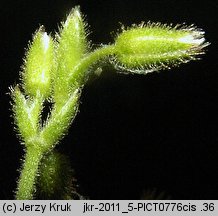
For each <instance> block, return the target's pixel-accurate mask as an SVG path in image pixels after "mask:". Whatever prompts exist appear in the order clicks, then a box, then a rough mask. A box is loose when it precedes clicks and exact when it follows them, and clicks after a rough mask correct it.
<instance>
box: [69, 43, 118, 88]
mask: <svg viewBox="0 0 218 216" xmlns="http://www.w3.org/2000/svg"><path fill="white" fill-rule="evenodd" d="M113 54H115V49H114V45H107V46H103V47H102V48H99V49H96V50H94V51H93V52H91V53H89V54H88V55H87V56H86V57H84V58H83V59H82V60H81V61H80V62H79V63H78V64H77V65H76V66H75V67H74V69H73V70H72V71H71V73H70V74H69V76H70V80H71V81H70V82H71V83H72V84H74V85H79V86H81V85H83V84H84V83H85V82H86V79H88V76H87V75H88V73H89V70H88V69H89V67H91V66H93V65H95V64H96V63H97V62H98V61H100V60H102V59H103V58H105V57H107V56H109V55H113ZM75 82H76V83H75Z"/></svg>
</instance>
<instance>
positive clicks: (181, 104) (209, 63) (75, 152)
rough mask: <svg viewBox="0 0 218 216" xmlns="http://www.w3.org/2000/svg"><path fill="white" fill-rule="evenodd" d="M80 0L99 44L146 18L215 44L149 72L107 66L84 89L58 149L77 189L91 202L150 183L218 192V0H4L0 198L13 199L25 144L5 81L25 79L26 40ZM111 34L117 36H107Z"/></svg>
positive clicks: (202, 194) (192, 192) (172, 190)
mask: <svg viewBox="0 0 218 216" xmlns="http://www.w3.org/2000/svg"><path fill="white" fill-rule="evenodd" d="M75 5H80V6H81V10H82V12H83V13H84V14H86V20H87V21H88V23H89V25H90V31H91V32H92V33H91V34H90V36H89V39H90V40H92V42H93V43H94V44H100V43H110V42H113V35H114V33H113V31H115V32H116V30H117V29H119V28H120V24H119V22H120V23H123V24H124V25H126V26H129V25H131V24H132V23H140V22H141V21H149V20H150V21H153V22H157V21H159V22H162V23H174V24H177V23H184V22H185V23H186V24H188V25H190V24H193V23H194V24H195V25H197V26H198V27H200V28H202V29H204V30H205V32H206V39H207V40H208V41H209V42H211V45H210V46H209V47H208V51H207V53H206V55H204V56H202V60H201V61H195V62H190V63H188V64H186V65H181V66H180V67H179V68H174V69H172V70H170V71H161V72H160V73H152V74H148V75H146V76H139V75H124V74H118V73H116V72H115V70H113V69H108V68H107V69H105V70H104V72H103V74H102V76H101V77H100V78H98V79H96V80H93V81H92V82H90V83H89V84H88V85H87V86H86V87H85V88H84V91H83V94H82V98H81V105H80V112H79V113H78V115H77V117H76V119H75V122H74V123H73V125H72V126H71V128H70V130H69V134H68V135H67V136H66V137H65V138H64V140H63V141H62V142H61V144H60V145H59V147H58V148H59V150H60V151H62V152H64V153H66V154H67V155H69V156H70V158H71V161H72V166H73V167H74V169H75V172H76V177H77V179H78V183H79V185H80V192H81V193H82V194H83V195H85V196H89V198H90V199H139V198H140V196H141V194H142V192H143V191H144V190H145V191H146V190H148V189H150V190H153V189H154V188H156V189H157V193H159V192H162V191H164V192H165V193H166V194H167V195H169V196H170V197H171V198H172V199H217V198H218V183H217V182H218V175H217V174H218V127H217V124H218V115H217V112H218V105H217V104H218V103H217V102H218V70H217V66H218V64H217V63H218V58H217V41H218V30H217V29H218V22H217V20H218V19H217V14H218V2H217V1H216V0H213V1H212V0H211V1H199V0H198V1H196V0H192V1H190V0H187V1H185V0H183V1H182V0H180V1H175V0H160V1H157V0H129V1H127V0H110V1H102V0H98V1H97V0H96V1H91V0H81V1H73V0H68V1H67V0H59V1H55V0H53V1H49V0H41V1H27V0H26V1H21V0H17V1H7V2H5V3H1V9H0V10H1V13H0V14H1V22H2V24H1V36H3V39H1V41H0V44H1V45H0V47H1V52H0V57H1V70H0V76H1V77H0V88H1V91H0V96H1V99H0V131H1V137H0V198H1V199H13V191H14V190H15V188H16V180H17V178H18V175H19V173H18V171H17V170H18V169H19V167H20V164H21V161H20V158H22V155H23V150H22V146H21V145H20V144H19V141H18V139H17V137H16V135H15V132H14V130H13V127H14V126H13V124H12V123H13V119H12V118H11V117H10V116H11V115H12V112H11V111H10V104H9V102H10V96H9V95H7V94H6V93H7V92H9V90H8V87H9V86H10V85H13V84H15V83H18V82H19V76H18V74H19V70H20V66H21V65H22V58H23V56H24V52H25V49H24V48H25V47H27V43H28V41H29V40H30V39H31V37H32V33H33V32H34V31H35V30H36V29H37V28H38V27H39V24H43V25H45V27H46V30H47V31H48V32H53V33H54V32H55V31H57V29H58V23H60V21H62V20H64V18H65V16H66V14H67V13H68V12H69V11H70V9H71V8H72V7H74V6H75ZM111 32H112V33H111Z"/></svg>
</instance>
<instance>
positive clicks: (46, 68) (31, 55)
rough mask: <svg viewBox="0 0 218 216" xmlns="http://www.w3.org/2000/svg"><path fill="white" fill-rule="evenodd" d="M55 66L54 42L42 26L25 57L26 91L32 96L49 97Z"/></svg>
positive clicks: (24, 77)
mask: <svg viewBox="0 0 218 216" xmlns="http://www.w3.org/2000/svg"><path fill="white" fill-rule="evenodd" d="M53 67H54V42H53V40H52V39H51V37H50V36H49V35H47V33H46V32H44V31H43V29H42V27H41V28H40V29H39V30H38V31H37V32H36V34H35V35H34V38H33V42H32V44H31V45H30V47H29V50H28V51H27V55H26V59H25V65H24V71H23V74H22V75H23V83H24V89H25V92H26V93H27V94H29V95H31V96H36V95H37V94H40V95H41V96H42V97H43V98H48V97H49V96H50V93H51V76H52V70H53Z"/></svg>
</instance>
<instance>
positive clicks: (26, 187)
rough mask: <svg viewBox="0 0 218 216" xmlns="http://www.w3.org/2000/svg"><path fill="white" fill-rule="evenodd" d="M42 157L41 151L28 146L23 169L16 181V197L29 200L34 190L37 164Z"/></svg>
mask: <svg viewBox="0 0 218 216" xmlns="http://www.w3.org/2000/svg"><path fill="white" fill-rule="evenodd" d="M41 158H42V151H40V150H38V149H36V148H34V147H32V146H31V147H29V148H28V149H27V150H26V155H25V160H24V164H23V169H22V172H21V175H20V179H19V181H18V187H17V192H16V199H18V200H31V199H33V193H34V190H35V180H36V176H37V172H38V166H39V163H40V160H41Z"/></svg>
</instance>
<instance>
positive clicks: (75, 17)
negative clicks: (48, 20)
mask: <svg viewBox="0 0 218 216" xmlns="http://www.w3.org/2000/svg"><path fill="white" fill-rule="evenodd" d="M86 35H87V33H86V24H85V23H84V20H83V17H82V14H81V12H80V9H79V7H75V8H74V9H73V10H72V11H71V13H70V14H69V15H68V17H67V20H66V21H65V22H64V23H63V25H62V28H61V29H60V33H59V34H58V36H57V40H58V48H57V62H58V65H57V73H56V77H55V80H54V100H55V102H62V101H64V99H65V98H66V97H68V95H69V94H70V92H71V90H70V86H71V84H72V83H69V80H70V77H69V74H70V72H71V71H72V70H73V68H74V66H76V65H77V63H78V62H79V61H80V60H81V58H82V57H83V56H84V54H86V52H87V49H88V43H87V40H86ZM75 82H76V81H75Z"/></svg>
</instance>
